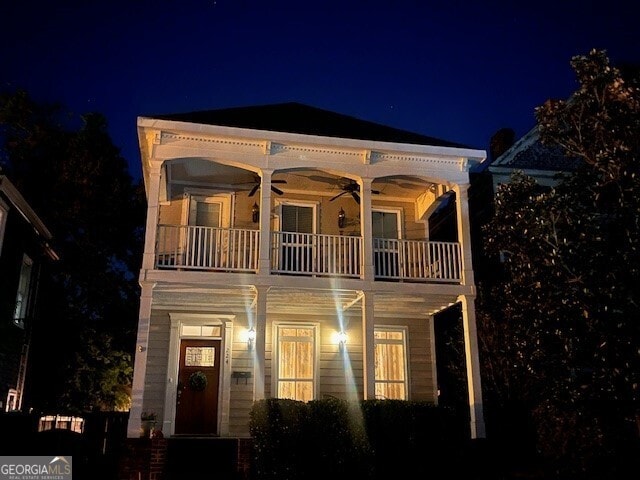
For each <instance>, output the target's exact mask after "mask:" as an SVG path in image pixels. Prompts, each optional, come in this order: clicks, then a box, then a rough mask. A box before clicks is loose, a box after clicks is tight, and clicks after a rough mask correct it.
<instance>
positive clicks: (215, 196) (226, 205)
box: [181, 188, 234, 228]
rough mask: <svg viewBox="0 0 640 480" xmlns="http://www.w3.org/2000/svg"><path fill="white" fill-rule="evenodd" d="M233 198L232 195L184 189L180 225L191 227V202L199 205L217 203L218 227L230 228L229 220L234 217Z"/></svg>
mask: <svg viewBox="0 0 640 480" xmlns="http://www.w3.org/2000/svg"><path fill="white" fill-rule="evenodd" d="M233 198H234V195H233V194H232V193H219V192H218V193H215V192H212V191H209V190H204V189H195V188H193V189H192V188H188V189H185V192H184V197H183V200H184V201H183V203H182V218H181V221H182V225H191V223H190V216H191V215H190V213H191V206H192V204H193V202H196V203H198V202H200V203H218V204H220V227H219V228H231V219H232V218H233V216H234V213H233V204H234V202H233Z"/></svg>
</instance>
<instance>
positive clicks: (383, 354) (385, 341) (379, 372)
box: [374, 327, 407, 400]
mask: <svg viewBox="0 0 640 480" xmlns="http://www.w3.org/2000/svg"><path fill="white" fill-rule="evenodd" d="M374 338H375V372H376V374H375V392H376V398H390V399H396V400H406V399H407V357H406V332H405V329H404V328H393V327H384V328H381V327H380V328H376V329H375V332H374Z"/></svg>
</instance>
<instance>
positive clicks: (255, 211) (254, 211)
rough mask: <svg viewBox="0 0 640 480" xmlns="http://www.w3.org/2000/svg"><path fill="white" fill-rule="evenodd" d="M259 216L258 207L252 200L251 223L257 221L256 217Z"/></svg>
mask: <svg viewBox="0 0 640 480" xmlns="http://www.w3.org/2000/svg"><path fill="white" fill-rule="evenodd" d="M259 216H260V207H258V204H257V203H256V202H253V207H252V208H251V220H252V221H253V223H258V217H259Z"/></svg>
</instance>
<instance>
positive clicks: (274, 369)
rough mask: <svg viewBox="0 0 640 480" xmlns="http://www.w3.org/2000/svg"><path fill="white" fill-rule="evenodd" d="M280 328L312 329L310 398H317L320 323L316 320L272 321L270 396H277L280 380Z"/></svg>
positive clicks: (318, 387)
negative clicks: (311, 387)
mask: <svg viewBox="0 0 640 480" xmlns="http://www.w3.org/2000/svg"><path fill="white" fill-rule="evenodd" d="M281 328H311V329H312V330H313V337H312V338H313V380H312V383H313V396H312V400H316V399H318V394H319V392H320V338H319V334H320V323H318V322H290V321H275V322H273V326H272V329H273V332H272V339H273V340H272V350H273V355H272V359H271V397H273V398H280V397H278V382H279V381H280V369H279V364H280V329H281Z"/></svg>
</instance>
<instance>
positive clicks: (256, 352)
mask: <svg viewBox="0 0 640 480" xmlns="http://www.w3.org/2000/svg"><path fill="white" fill-rule="evenodd" d="M255 291H256V317H255V327H254V328H255V330H256V339H255V342H254V348H253V365H254V368H253V400H254V401H255V400H260V399H263V398H264V374H265V350H266V345H267V343H266V332H267V296H268V294H269V287H266V286H258V287H255Z"/></svg>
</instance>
